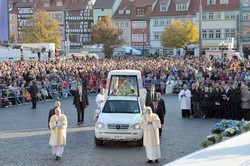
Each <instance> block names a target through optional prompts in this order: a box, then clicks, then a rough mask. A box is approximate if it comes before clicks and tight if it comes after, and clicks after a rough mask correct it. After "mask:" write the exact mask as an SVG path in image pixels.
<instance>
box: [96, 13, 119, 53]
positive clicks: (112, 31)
mask: <svg viewBox="0 0 250 166" xmlns="http://www.w3.org/2000/svg"><path fill="white" fill-rule="evenodd" d="M122 33H123V31H122V30H121V29H119V28H117V27H116V25H115V24H114V23H113V22H112V20H111V17H110V16H106V17H105V18H104V19H102V20H98V22H97V24H96V25H94V27H93V29H92V34H91V37H92V42H93V44H97V45H102V47H103V52H104V54H105V57H106V58H111V57H112V55H113V51H114V49H115V48H118V47H120V46H121V45H122V44H123V43H124V40H123V39H121V38H120V37H121V35H122Z"/></svg>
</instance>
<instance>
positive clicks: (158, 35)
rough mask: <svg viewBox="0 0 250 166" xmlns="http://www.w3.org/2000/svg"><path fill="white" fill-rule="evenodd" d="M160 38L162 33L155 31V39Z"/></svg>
mask: <svg viewBox="0 0 250 166" xmlns="http://www.w3.org/2000/svg"><path fill="white" fill-rule="evenodd" d="M160 38H161V33H159V32H155V33H154V40H160Z"/></svg>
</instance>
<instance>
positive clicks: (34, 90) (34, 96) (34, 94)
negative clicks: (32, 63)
mask: <svg viewBox="0 0 250 166" xmlns="http://www.w3.org/2000/svg"><path fill="white" fill-rule="evenodd" d="M29 93H30V97H31V102H32V108H31V109H35V108H36V100H37V93H38V87H37V85H36V81H33V82H32V85H31V86H30V89H29Z"/></svg>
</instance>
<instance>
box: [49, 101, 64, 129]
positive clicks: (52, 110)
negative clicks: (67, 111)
mask: <svg viewBox="0 0 250 166" xmlns="http://www.w3.org/2000/svg"><path fill="white" fill-rule="evenodd" d="M57 108H60V109H61V102H60V101H56V102H55V107H54V108H52V109H51V110H50V111H49V116H48V127H49V130H50V126H49V122H50V118H51V117H52V116H53V115H55V110H56V109H57ZM61 113H62V114H64V112H63V110H62V109H61Z"/></svg>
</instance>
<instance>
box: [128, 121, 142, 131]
mask: <svg viewBox="0 0 250 166" xmlns="http://www.w3.org/2000/svg"><path fill="white" fill-rule="evenodd" d="M130 129H134V130H140V129H141V125H140V124H139V123H136V124H134V125H133V126H131V128H130Z"/></svg>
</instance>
